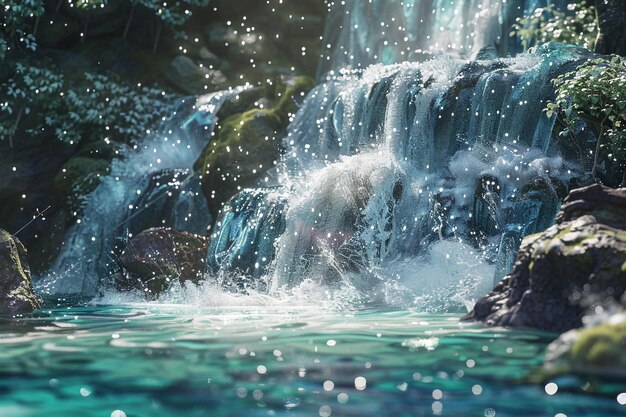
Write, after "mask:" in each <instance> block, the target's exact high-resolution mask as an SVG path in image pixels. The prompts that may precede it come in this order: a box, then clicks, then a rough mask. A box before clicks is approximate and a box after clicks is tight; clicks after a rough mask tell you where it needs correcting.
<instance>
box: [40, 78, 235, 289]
mask: <svg viewBox="0 0 626 417" xmlns="http://www.w3.org/2000/svg"><path fill="white" fill-rule="evenodd" d="M240 91H241V88H238V89H233V90H231V91H223V92H218V93H213V94H207V95H205V96H201V97H199V98H197V99H190V98H187V99H184V100H182V101H181V103H180V104H179V105H178V106H177V108H175V109H173V112H172V116H171V117H170V118H169V119H168V120H166V121H164V124H163V126H162V127H161V128H160V129H158V132H154V133H150V132H147V133H148V136H147V137H146V138H145V139H144V140H143V141H142V142H140V143H137V144H134V145H131V146H128V147H126V148H124V149H123V150H122V151H121V156H120V157H119V158H118V159H115V160H113V162H112V164H111V168H110V173H109V174H108V175H106V176H103V177H102V178H101V180H100V185H99V186H98V188H97V189H96V190H95V191H94V192H93V193H91V194H90V195H89V196H88V197H87V198H86V201H87V205H86V206H85V207H84V210H83V215H82V216H81V218H80V219H79V220H78V221H77V223H76V224H75V225H73V226H72V227H71V228H70V229H69V230H68V232H67V234H66V238H65V241H64V242H63V246H62V247H61V249H60V253H59V255H58V257H57V259H56V260H55V262H54V264H53V266H52V268H51V269H50V272H49V273H48V274H47V275H46V276H44V277H42V278H40V279H39V280H38V282H37V283H36V288H37V290H38V291H39V292H40V293H41V294H44V295H47V296H54V295H81V296H83V297H87V298H89V297H93V296H94V295H96V293H97V290H98V288H99V286H100V285H102V284H103V283H106V282H107V277H110V276H111V274H112V273H113V272H114V271H115V267H116V260H117V256H118V255H119V253H120V252H121V250H122V249H123V248H124V245H125V242H126V241H127V239H128V238H130V237H132V236H133V235H134V234H137V233H139V232H141V231H143V230H145V229H147V228H149V227H155V226H170V227H174V228H176V229H179V230H186V231H190V232H194V233H206V230H207V227H208V226H209V225H210V222H211V218H210V215H209V214H208V213H209V211H208V207H207V205H206V201H205V200H204V199H203V198H202V194H201V192H200V185H199V179H198V177H197V175H196V174H194V172H193V170H192V166H193V163H194V161H195V160H196V158H197V156H198V155H199V154H200V152H201V151H202V149H203V147H204V146H205V145H206V143H207V142H208V141H209V140H210V138H211V134H212V132H213V127H214V124H215V122H216V118H215V114H216V113H217V111H218V110H219V108H220V106H221V104H222V103H223V102H224V100H225V99H226V98H228V97H229V96H230V95H233V94H237V93H238V92H240Z"/></svg>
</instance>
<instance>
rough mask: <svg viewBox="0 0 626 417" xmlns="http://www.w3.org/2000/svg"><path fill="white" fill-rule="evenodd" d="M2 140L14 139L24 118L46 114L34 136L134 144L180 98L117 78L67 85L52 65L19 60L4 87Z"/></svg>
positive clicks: (0, 88) (95, 77)
mask: <svg viewBox="0 0 626 417" xmlns="http://www.w3.org/2000/svg"><path fill="white" fill-rule="evenodd" d="M0 97H6V100H5V101H4V102H2V103H0V138H9V139H10V140H12V139H13V136H14V135H15V133H16V131H17V130H18V129H19V127H20V121H21V120H22V118H23V116H24V115H27V114H29V113H32V112H34V110H36V111H35V112H34V113H35V114H41V115H43V116H42V117H41V118H39V120H38V121H37V122H36V123H35V126H34V127H32V126H31V127H29V128H27V129H26V131H27V133H29V134H31V135H39V134H45V133H48V134H52V135H54V136H55V137H56V138H58V139H59V140H62V141H65V142H69V143H75V142H78V141H80V140H81V139H85V138H106V137H113V138H115V139H116V140H133V139H138V138H140V137H142V136H143V135H144V134H145V132H146V130H148V129H149V128H150V127H151V126H153V125H154V124H155V123H157V122H158V121H159V119H162V118H163V117H164V116H165V115H167V114H168V113H169V111H170V109H171V106H172V104H173V102H174V100H175V97H174V96H173V95H170V94H166V93H165V92H163V91H161V90H158V89H156V88H150V87H145V86H137V87H135V86H131V85H129V84H127V83H123V82H121V81H120V80H119V79H117V78H116V77H115V76H107V75H103V74H93V73H86V74H85V75H84V77H83V78H82V79H79V80H78V81H75V82H68V81H67V80H66V79H65V77H63V75H62V74H60V73H58V72H56V71H55V70H53V69H51V67H45V66H36V65H28V64H26V63H24V62H18V63H16V66H15V74H14V75H13V77H11V78H10V79H9V80H8V81H7V82H5V83H3V84H0Z"/></svg>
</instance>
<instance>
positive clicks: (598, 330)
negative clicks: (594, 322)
mask: <svg viewBox="0 0 626 417" xmlns="http://www.w3.org/2000/svg"><path fill="white" fill-rule="evenodd" d="M624 349H626V322H623V323H618V324H603V325H600V326H597V327H593V328H590V329H585V330H581V331H580V333H579V335H578V340H576V342H575V343H574V344H573V346H572V349H571V353H570V358H571V361H572V364H573V365H575V366H611V367H626V356H625V355H623V352H624Z"/></svg>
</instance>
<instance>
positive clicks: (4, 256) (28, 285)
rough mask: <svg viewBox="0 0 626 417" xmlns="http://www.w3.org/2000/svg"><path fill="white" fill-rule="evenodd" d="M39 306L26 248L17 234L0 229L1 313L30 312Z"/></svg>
mask: <svg viewBox="0 0 626 417" xmlns="http://www.w3.org/2000/svg"><path fill="white" fill-rule="evenodd" d="M39 307H41V300H40V299H39V297H37V295H35V293H34V292H33V285H32V281H31V277H30V268H29V267H28V261H27V259H26V249H25V248H24V246H23V245H22V243H21V242H20V241H19V240H18V239H17V238H16V237H15V236H11V235H10V234H9V232H6V231H4V230H2V229H0V315H10V316H15V315H18V314H28V313H31V312H32V311H33V310H34V309H36V308H39Z"/></svg>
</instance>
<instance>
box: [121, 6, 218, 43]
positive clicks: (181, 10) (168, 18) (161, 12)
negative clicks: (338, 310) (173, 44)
mask: <svg viewBox="0 0 626 417" xmlns="http://www.w3.org/2000/svg"><path fill="white" fill-rule="evenodd" d="M131 4H132V5H133V7H134V6H143V7H144V8H146V9H148V10H150V11H152V13H154V15H155V16H156V17H157V18H158V19H159V21H160V22H162V23H163V24H164V25H165V26H167V27H168V28H170V29H171V30H172V32H173V33H174V36H175V37H178V38H186V37H187V35H186V34H185V32H183V31H181V30H180V27H181V26H183V25H184V24H185V22H187V20H189V18H190V17H191V15H192V11H191V8H192V7H206V6H208V5H209V0H172V1H168V2H165V1H163V0H131Z"/></svg>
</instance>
